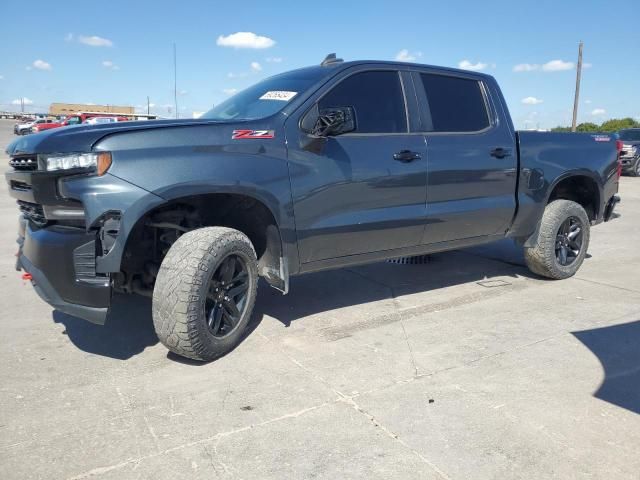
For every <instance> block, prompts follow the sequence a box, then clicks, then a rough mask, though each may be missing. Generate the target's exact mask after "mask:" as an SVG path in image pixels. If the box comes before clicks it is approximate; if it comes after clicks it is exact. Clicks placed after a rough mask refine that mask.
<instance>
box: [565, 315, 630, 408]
mask: <svg viewBox="0 0 640 480" xmlns="http://www.w3.org/2000/svg"><path fill="white" fill-rule="evenodd" d="M572 333H573V335H574V336H575V337H576V338H577V339H578V340H580V341H581V342H582V343H583V344H584V345H585V346H586V347H587V348H588V349H589V350H591V351H592V352H593V354H594V355H595V356H596V357H598V360H600V363H601V364H602V368H603V369H604V379H603V381H602V384H601V385H600V387H599V388H598V390H597V391H596V392H595V393H594V394H593V395H594V396H595V397H596V398H599V399H601V400H604V401H605V402H609V403H612V404H613V405H617V406H619V407H622V408H626V409H627V410H630V411H632V412H634V413H637V414H640V347H639V345H640V320H636V321H634V322H629V323H623V324H621V325H612V326H609V327H603V328H594V329H592V330H583V331H581V332H572Z"/></svg>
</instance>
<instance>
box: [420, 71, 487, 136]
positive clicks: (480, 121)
mask: <svg viewBox="0 0 640 480" xmlns="http://www.w3.org/2000/svg"><path fill="white" fill-rule="evenodd" d="M419 76H420V80H421V81H422V88H423V89H424V94H425V95H426V100H427V103H428V110H429V111H428V112H426V113H427V115H426V117H427V119H426V123H427V125H426V126H425V131H429V132H448V133H473V132H480V131H482V130H485V129H487V128H488V127H489V126H490V125H491V121H490V117H489V113H488V110H487V102H486V99H485V94H484V91H483V88H482V84H481V82H480V81H479V80H475V79H471V78H462V77H456V76H450V75H440V74H432V73H420V74H419ZM417 88H421V87H420V86H419V85H418V86H417Z"/></svg>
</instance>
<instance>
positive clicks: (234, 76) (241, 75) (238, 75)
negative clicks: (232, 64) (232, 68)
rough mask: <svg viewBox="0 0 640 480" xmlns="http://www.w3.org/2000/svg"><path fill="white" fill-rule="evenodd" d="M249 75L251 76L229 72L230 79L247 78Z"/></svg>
mask: <svg viewBox="0 0 640 480" xmlns="http://www.w3.org/2000/svg"><path fill="white" fill-rule="evenodd" d="M247 75H249V74H248V73H246V72H242V73H233V72H229V73H227V77H228V78H243V77H246V76H247Z"/></svg>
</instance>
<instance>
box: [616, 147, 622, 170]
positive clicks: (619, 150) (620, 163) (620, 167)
mask: <svg viewBox="0 0 640 480" xmlns="http://www.w3.org/2000/svg"><path fill="white" fill-rule="evenodd" d="M622 145H623V143H622V140H616V151H617V152H618V156H617V158H618V168H617V171H616V173H617V174H618V178H620V177H621V176H622V159H621V158H620V152H622Z"/></svg>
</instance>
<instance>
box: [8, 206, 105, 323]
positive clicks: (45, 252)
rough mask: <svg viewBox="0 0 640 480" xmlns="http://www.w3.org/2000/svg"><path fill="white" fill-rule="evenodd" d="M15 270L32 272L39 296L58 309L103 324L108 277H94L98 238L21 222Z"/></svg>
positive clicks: (81, 232)
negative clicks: (35, 226) (36, 226)
mask: <svg viewBox="0 0 640 480" xmlns="http://www.w3.org/2000/svg"><path fill="white" fill-rule="evenodd" d="M18 244H19V245H20V248H19V251H18V261H17V265H16V267H17V268H18V269H19V270H24V271H25V272H27V273H29V274H30V275H31V278H32V284H33V286H34V288H35V290H36V292H37V293H38V295H39V296H40V297H41V298H42V299H43V300H44V301H45V302H47V303H48V304H49V305H51V306H52V307H54V308H56V309H57V310H59V311H61V312H64V313H67V314H69V315H73V316H76V317H79V318H82V319H85V320H88V321H89V322H92V323H97V324H100V325H102V324H104V323H105V320H106V317H107V313H108V311H109V306H110V303H111V285H110V278H109V276H99V275H96V274H95V235H94V234H91V233H86V232H84V231H83V230H81V229H77V228H68V227H56V226H52V227H47V228H40V229H38V228H33V227H32V226H31V224H30V223H29V222H28V221H27V220H26V219H24V218H21V219H20V228H19V237H18Z"/></svg>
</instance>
